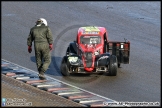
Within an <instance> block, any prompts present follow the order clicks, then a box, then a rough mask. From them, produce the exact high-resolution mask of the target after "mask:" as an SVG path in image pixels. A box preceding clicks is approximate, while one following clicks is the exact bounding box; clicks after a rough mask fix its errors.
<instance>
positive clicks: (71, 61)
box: [68, 57, 78, 63]
mask: <svg viewBox="0 0 162 108" xmlns="http://www.w3.org/2000/svg"><path fill="white" fill-rule="evenodd" d="M68 60H69V62H70V63H76V62H77V61H78V57H68Z"/></svg>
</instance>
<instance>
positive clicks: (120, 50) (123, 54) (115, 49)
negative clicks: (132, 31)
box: [107, 41, 130, 64]
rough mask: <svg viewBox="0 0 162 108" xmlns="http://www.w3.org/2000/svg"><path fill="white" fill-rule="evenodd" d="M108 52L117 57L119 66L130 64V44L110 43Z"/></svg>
mask: <svg viewBox="0 0 162 108" xmlns="http://www.w3.org/2000/svg"><path fill="white" fill-rule="evenodd" d="M107 51H108V52H109V53H110V54H112V55H115V56H116V57H117V59H118V64H120V63H123V64H129V63H130V62H129V56H130V42H129V41H128V42H126V41H125V42H118V41H117V42H115V41H109V42H108V46H107Z"/></svg>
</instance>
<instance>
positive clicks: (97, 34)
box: [60, 26, 130, 76]
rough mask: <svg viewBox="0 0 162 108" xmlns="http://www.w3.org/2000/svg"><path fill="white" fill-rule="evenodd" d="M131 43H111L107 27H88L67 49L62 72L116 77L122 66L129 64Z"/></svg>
mask: <svg viewBox="0 0 162 108" xmlns="http://www.w3.org/2000/svg"><path fill="white" fill-rule="evenodd" d="M129 56H130V42H129V41H126V39H125V41H124V42H119V41H110V40H108V32H107V30H106V28H105V27H97V26H86V27H80V28H79V29H78V33H77V37H76V41H74V42H71V43H70V44H69V46H68V47H67V50H66V54H65V56H64V57H63V58H62V61H61V66H60V70H61V73H62V75H63V76H69V75H70V74H72V73H105V75H109V76H116V75H117V70H118V68H119V67H120V65H121V64H129Z"/></svg>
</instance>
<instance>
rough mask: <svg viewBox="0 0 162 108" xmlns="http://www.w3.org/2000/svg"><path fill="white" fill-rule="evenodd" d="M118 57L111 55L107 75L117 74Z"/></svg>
mask: <svg viewBox="0 0 162 108" xmlns="http://www.w3.org/2000/svg"><path fill="white" fill-rule="evenodd" d="M117 68H118V65H117V57H116V56H115V55H111V56H110V58H109V66H108V72H107V74H106V75H109V76H116V75H117Z"/></svg>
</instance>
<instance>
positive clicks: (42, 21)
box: [36, 18, 47, 26]
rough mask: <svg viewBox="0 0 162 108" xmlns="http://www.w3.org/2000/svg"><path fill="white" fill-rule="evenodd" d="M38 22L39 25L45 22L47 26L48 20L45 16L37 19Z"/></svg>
mask: <svg viewBox="0 0 162 108" xmlns="http://www.w3.org/2000/svg"><path fill="white" fill-rule="evenodd" d="M36 24H37V25H39V24H44V25H45V26H47V21H46V19H44V18H39V19H38V20H37V21H36Z"/></svg>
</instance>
